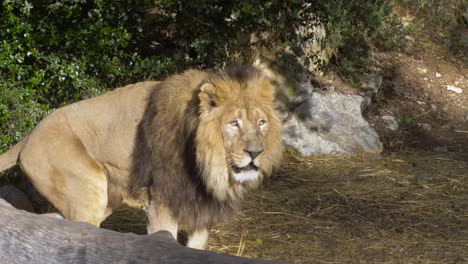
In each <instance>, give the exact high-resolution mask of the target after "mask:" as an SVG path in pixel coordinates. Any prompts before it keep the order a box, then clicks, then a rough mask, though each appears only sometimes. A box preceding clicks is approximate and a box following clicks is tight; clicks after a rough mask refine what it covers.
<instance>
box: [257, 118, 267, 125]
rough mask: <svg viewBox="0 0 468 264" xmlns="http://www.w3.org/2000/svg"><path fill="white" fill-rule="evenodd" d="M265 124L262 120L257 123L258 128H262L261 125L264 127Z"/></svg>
mask: <svg viewBox="0 0 468 264" xmlns="http://www.w3.org/2000/svg"><path fill="white" fill-rule="evenodd" d="M265 124H266V121H265V120H263V119H262V120H260V121H258V126H263V125H265Z"/></svg>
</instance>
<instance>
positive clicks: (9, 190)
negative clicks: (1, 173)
mask: <svg viewBox="0 0 468 264" xmlns="http://www.w3.org/2000/svg"><path fill="white" fill-rule="evenodd" d="M0 198H2V199H5V201H6V202H8V203H9V204H11V205H12V206H13V207H15V208H17V209H20V210H25V211H28V212H34V209H33V206H32V204H31V202H30V201H29V199H28V197H27V196H26V194H24V193H23V192H22V191H21V190H20V189H18V188H16V187H15V186H13V185H5V186H0Z"/></svg>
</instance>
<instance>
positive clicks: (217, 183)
mask: <svg viewBox="0 0 468 264" xmlns="http://www.w3.org/2000/svg"><path fill="white" fill-rule="evenodd" d="M274 98H275V88H274V86H273V85H272V84H271V82H270V80H269V78H267V77H266V76H264V75H263V74H262V72H260V71H259V70H257V69H255V68H253V67H250V66H233V67H228V68H226V69H225V70H223V71H199V70H188V71H185V72H183V73H182V74H178V75H173V76H170V77H168V78H167V79H165V80H164V81H162V82H157V81H145V82H141V83H136V84H132V85H128V86H125V87H122V88H118V89H115V90H113V91H111V92H108V93H105V94H104V95H101V96H97V97H94V98H91V99H87V100H83V101H79V102H77V103H73V104H70V105H68V106H65V107H62V108H59V109H56V110H55V111H53V112H52V113H50V114H49V115H48V116H46V117H45V118H44V119H43V120H42V121H41V122H39V124H38V125H37V126H36V127H35V128H34V129H33V130H32V131H31V133H30V134H29V135H28V136H26V137H25V138H24V139H23V140H22V141H20V142H19V143H18V144H17V145H15V146H14V147H12V148H11V149H10V150H8V151H7V152H6V153H4V154H3V155H1V156H0V171H3V170H6V169H8V168H10V167H12V166H14V165H15V164H19V166H20V167H21V169H22V171H23V172H24V173H25V174H26V175H27V176H28V177H29V179H30V180H31V182H32V184H33V185H34V186H35V188H36V189H37V190H38V191H39V192H40V193H41V194H42V195H43V196H45V197H46V198H47V199H48V200H49V201H50V202H51V203H52V204H53V205H54V206H55V207H56V208H57V209H58V210H59V211H60V213H61V214H62V215H63V216H64V217H65V218H66V219H69V220H72V221H78V222H87V223H90V224H92V225H95V226H97V227H99V225H100V224H101V222H103V221H104V220H105V219H106V217H107V216H109V215H110V214H111V213H112V210H113V209H115V208H117V207H119V206H120V205H121V203H122V201H123V199H125V198H128V197H131V198H136V199H141V200H142V201H144V203H145V204H146V208H145V210H146V214H147V216H148V226H147V230H148V233H153V232H156V231H159V230H167V231H169V232H170V233H171V234H172V235H173V236H174V238H177V232H178V230H179V228H180V226H181V225H184V226H186V228H187V232H188V242H187V246H188V247H192V248H198V249H204V248H205V247H206V245H207V241H208V234H209V230H210V228H211V226H212V225H213V224H215V223H219V222H224V221H228V220H230V219H232V218H233V216H234V215H235V213H236V212H237V211H238V210H239V209H240V205H241V202H242V200H243V197H244V195H245V193H246V192H247V191H248V190H250V189H254V188H255V187H257V186H258V185H259V183H261V181H262V179H263V178H264V177H267V176H269V175H270V174H271V173H272V171H273V170H274V169H275V168H277V167H278V166H279V164H280V160H281V153H282V144H281V122H280V120H279V119H278V117H277V115H276V114H275V110H274Z"/></svg>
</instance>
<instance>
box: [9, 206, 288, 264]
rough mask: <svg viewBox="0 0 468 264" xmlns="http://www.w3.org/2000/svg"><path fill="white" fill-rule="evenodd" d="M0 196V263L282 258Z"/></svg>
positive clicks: (101, 263) (170, 262) (167, 262)
mask: <svg viewBox="0 0 468 264" xmlns="http://www.w3.org/2000/svg"><path fill="white" fill-rule="evenodd" d="M2 202H3V200H2V199H0V263H5V264H10V263H28V264H29V263H47V264H54V263H57V264H65V263H99V264H105V263H135V264H136V263H165V264H176V263H180V264H184V263H200V264H201V263H204V264H206V263H208V264H209V263H233V264H236V263H245V264H247V263H265V264H269V263H270V264H273V263H284V262H279V261H266V260H257V259H248V258H241V257H235V256H229V255H224V254H219V253H214V252H210V251H204V250H195V249H191V248H187V247H184V246H182V245H180V244H179V243H178V242H177V241H175V240H174V238H173V237H172V236H171V235H170V234H169V232H165V231H161V232H157V233H155V234H151V235H136V234H132V233H118V232H115V231H111V230H106V229H99V228H95V227H94V226H91V225H89V224H85V223H76V222H71V221H68V220H62V219H56V218H53V217H46V216H41V215H37V214H32V213H28V212H26V211H21V210H17V209H14V208H12V207H9V206H5V205H4V203H2Z"/></svg>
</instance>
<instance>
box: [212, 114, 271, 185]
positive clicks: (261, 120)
mask: <svg viewBox="0 0 468 264" xmlns="http://www.w3.org/2000/svg"><path fill="white" fill-rule="evenodd" d="M268 121H269V120H268V116H267V115H266V114H265V112H264V111H262V109H261V107H258V106H254V105H250V106H246V107H245V108H244V107H238V106H231V107H227V109H226V111H225V114H224V116H223V118H222V120H221V122H222V136H223V142H224V148H225V151H226V162H227V164H228V171H229V175H230V176H231V177H232V180H234V181H235V182H236V183H244V182H248V181H257V180H258V179H259V175H260V173H261V172H260V171H259V168H260V167H261V165H262V158H263V157H264V156H265V153H264V150H265V148H264V144H265V138H266V137H267V135H268V132H269V122H268Z"/></svg>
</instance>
